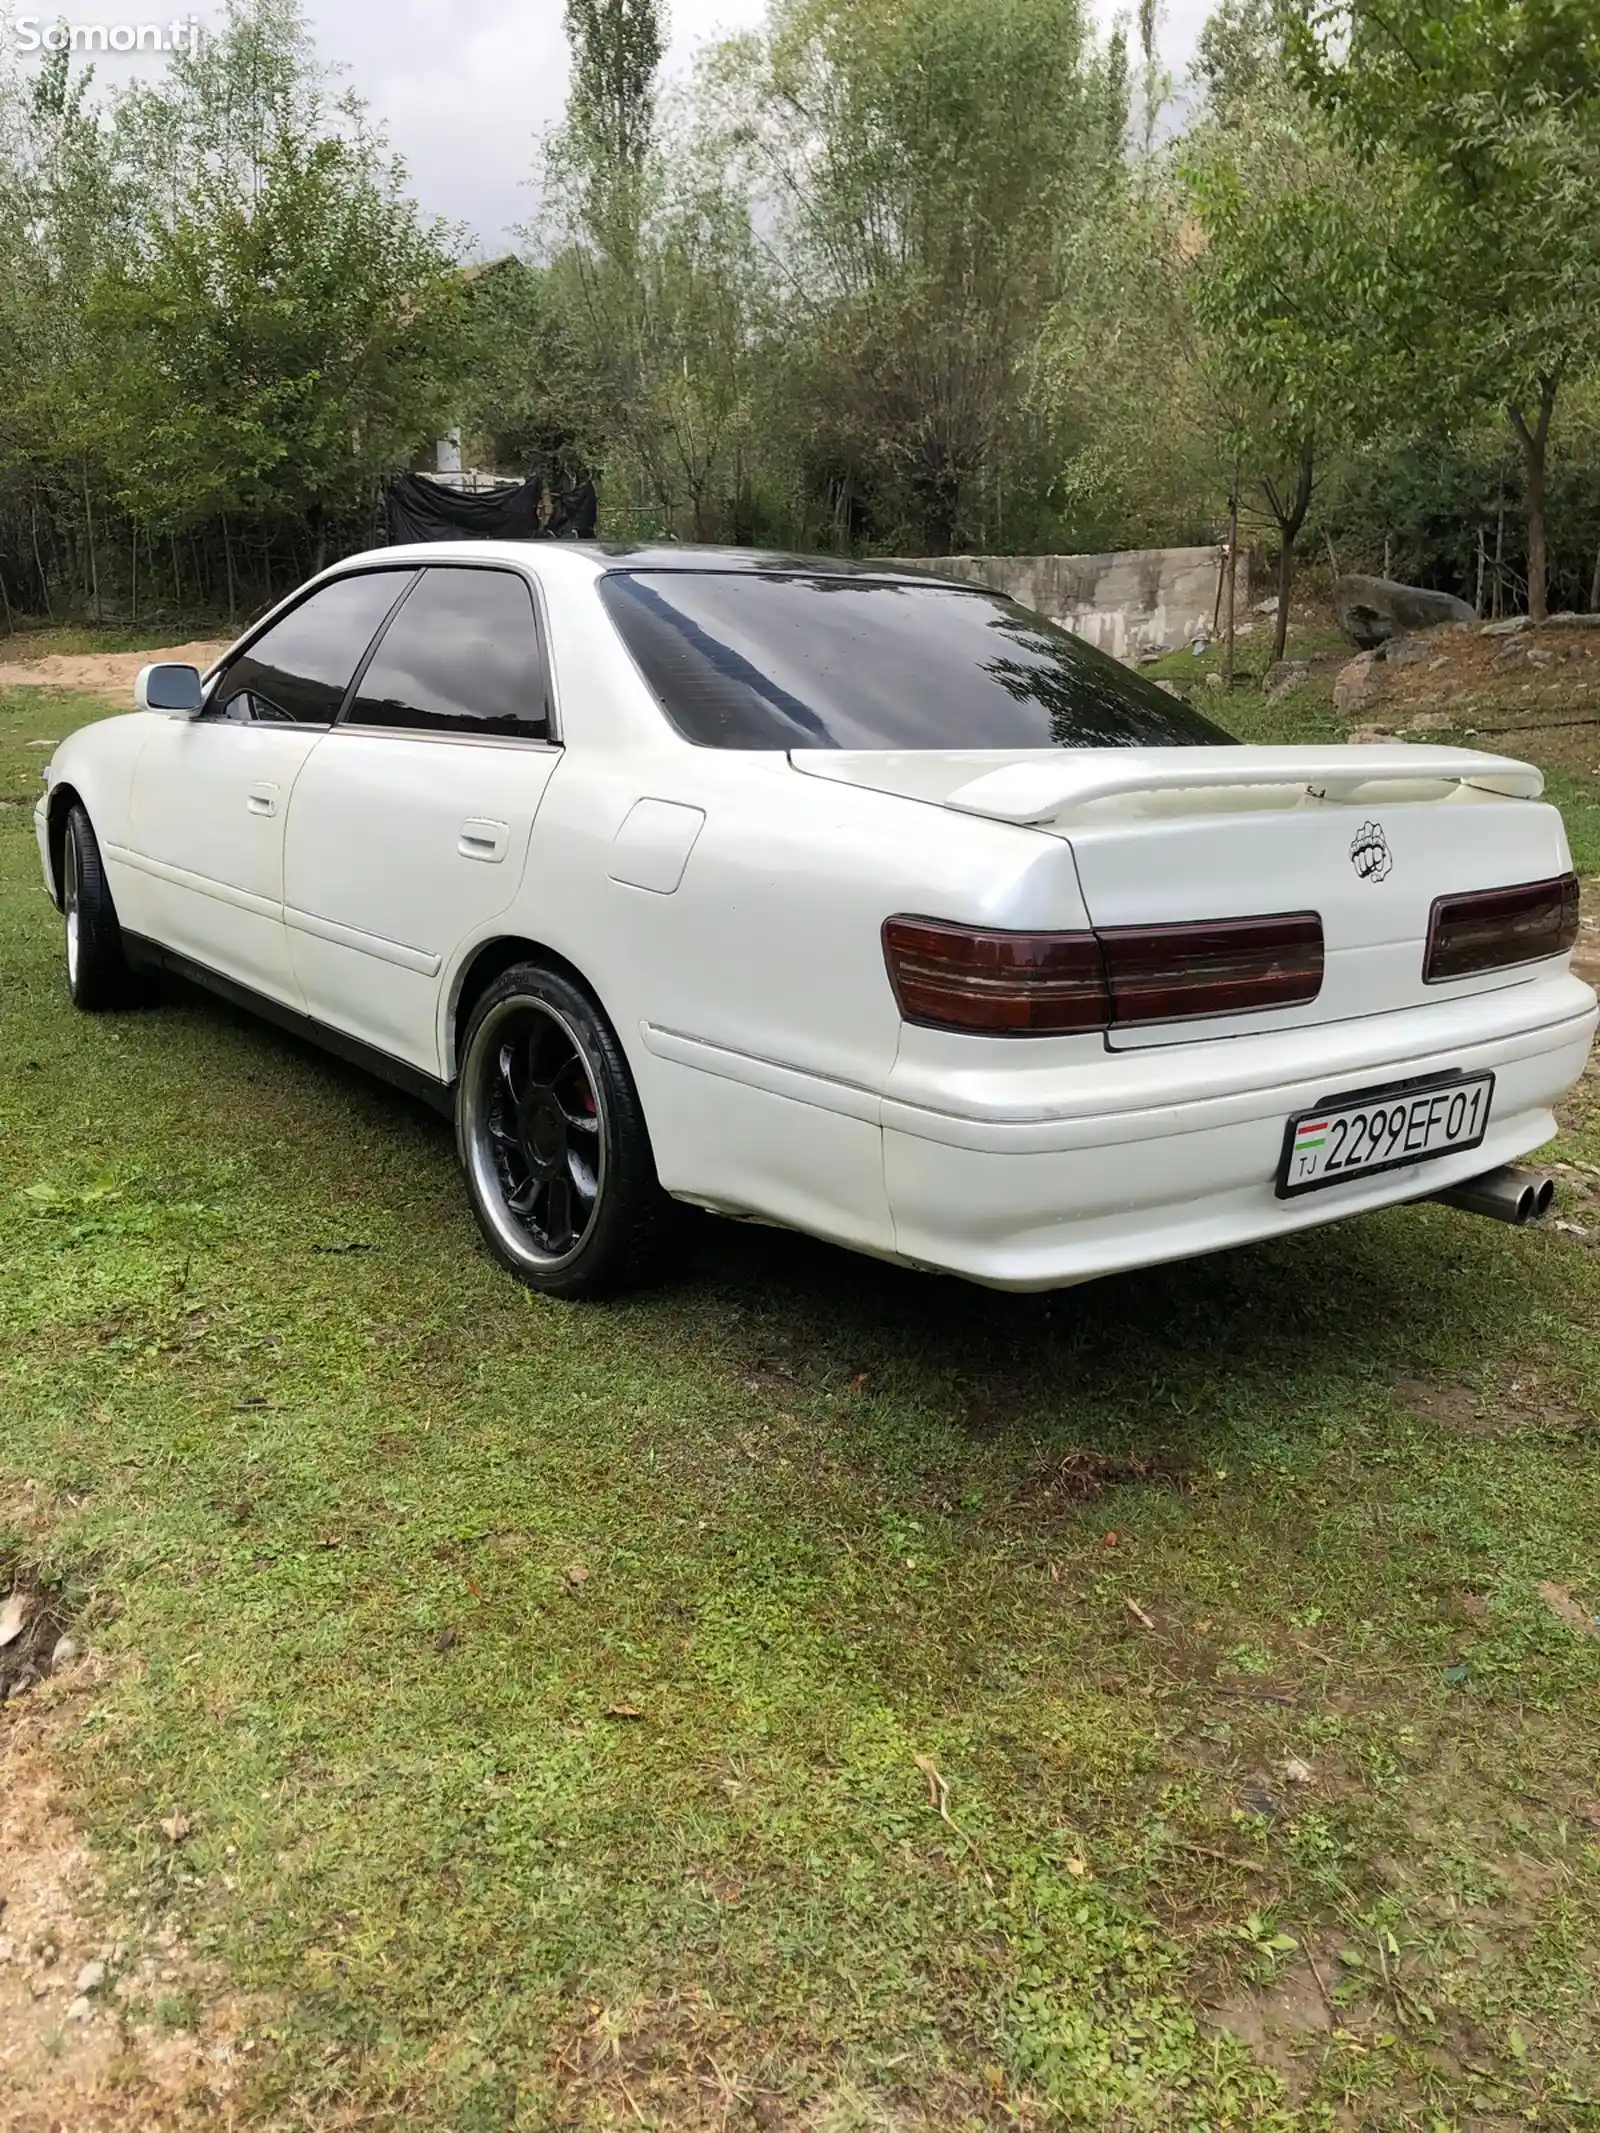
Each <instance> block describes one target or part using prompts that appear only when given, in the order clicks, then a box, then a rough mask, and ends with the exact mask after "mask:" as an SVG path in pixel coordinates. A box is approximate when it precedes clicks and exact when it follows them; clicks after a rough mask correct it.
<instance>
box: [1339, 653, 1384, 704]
mask: <svg viewBox="0 0 1600 2133" xmlns="http://www.w3.org/2000/svg"><path fill="white" fill-rule="evenodd" d="M1384 681H1385V676H1384V671H1383V654H1382V653H1381V652H1363V653H1362V654H1361V657H1360V658H1359V659H1352V660H1351V662H1350V664H1349V665H1348V666H1347V667H1341V668H1340V669H1339V678H1338V680H1337V681H1336V682H1335V683H1334V685H1333V708H1334V709H1335V710H1336V711H1364V710H1365V709H1366V708H1367V706H1368V705H1369V704H1375V703H1377V701H1378V700H1379V698H1380V697H1381V696H1382V695H1383V690H1384Z"/></svg>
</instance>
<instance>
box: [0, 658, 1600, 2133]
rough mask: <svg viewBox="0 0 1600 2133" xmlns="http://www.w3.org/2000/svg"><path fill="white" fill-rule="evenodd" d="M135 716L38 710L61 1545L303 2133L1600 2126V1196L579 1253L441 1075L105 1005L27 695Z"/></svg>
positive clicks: (18, 946)
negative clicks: (497, 1210)
mask: <svg viewBox="0 0 1600 2133" xmlns="http://www.w3.org/2000/svg"><path fill="white" fill-rule="evenodd" d="M1217 702H1218V703H1219V704H1224V708H1223V709H1222V710H1221V712H1220V715H1221V716H1223V717H1224V718H1225V719H1226V720H1227V721H1228V722H1229V723H1231V724H1233V725H1234V726H1235V728H1236V730H1239V731H1248V732H1252V733H1256V732H1259V733H1260V734H1261V735H1262V737H1266V736H1267V735H1268V733H1269V732H1270V733H1278V729H1279V728H1280V727H1281V728H1282V729H1283V730H1282V731H1281V734H1279V735H1278V737H1282V738H1286V739H1287V738H1304V737H1311V738H1316V737H1319V736H1320V735H1321V734H1322V733H1323V732H1324V730H1325V731H1326V732H1328V733H1332V732H1335V731H1337V730H1338V729H1337V728H1336V726H1335V725H1334V723H1333V721H1332V719H1331V715H1330V713H1329V711H1328V708H1327V696H1326V692H1325V690H1324V689H1323V686H1322V684H1321V683H1320V682H1319V683H1317V684H1315V685H1313V686H1311V687H1309V688H1307V689H1306V690H1303V691H1302V692H1300V694H1299V695H1298V696H1297V697H1296V698H1294V699H1291V700H1290V701H1289V702H1288V703H1286V704H1285V705H1282V706H1268V705H1266V704H1264V703H1263V702H1262V700H1261V699H1260V698H1259V697H1256V696H1252V695H1250V694H1248V693H1240V694H1239V695H1237V696H1236V697H1234V698H1231V699H1227V700H1225V702H1224V700H1223V699H1220V698H1219V699H1217ZM93 710H94V707H93V706H92V705H90V704H88V703H87V702H86V700H84V699H81V698H78V699H74V698H68V697H64V696H59V695H56V696H50V695H46V694H45V693H43V692H40V691H37V690H32V691H27V692H15V693H13V694H12V695H10V696H9V697H3V698H0V798H3V799H4V800H5V802H6V806H5V808H4V809H3V810H0V1003H3V1004H0V1013H3V1016H4V1032H5V1034H4V1044H3V1048H0V1164H3V1177H0V1261H3V1267H0V1415H3V1430H0V1559H3V1558H4V1557H6V1556H7V1555H8V1554H9V1556H10V1557H11V1559H12V1560H13V1561H14V1562H20V1563H25V1564H26V1566H27V1567H28V1568H29V1570H30V1572H42V1573H43V1574H44V1575H45V1576H46V1577H48V1578H49V1579H51V1580H53V1581H55V1582H56V1583H57V1584H58V1586H59V1589H60V1595H61V1600H60V1604H61V1606H62V1609H63V1611H64V1613H65V1614H67V1615H69V1616H70V1617H72V1618H73V1619H74V1621H75V1622H76V1624H77V1625H78V1627H77V1634H78V1635H79V1636H80V1638H81V1639H82V1640H83V1641H84V1642H85V1643H86V1644H88V1645H89V1646H90V1647H91V1648H92V1650H93V1651H94V1652H95V1653H96V1654H98V1655H100V1656H101V1657H102V1658H103V1660H104V1662H105V1665H104V1671H103V1675H102V1677H101V1678H100V1681H99V1685H98V1686H97V1687H96V1688H95V1690H94V1692H93V1694H92V1695H90V1696H88V1697H86V1698H83V1699H81V1700H80V1701H79V1702H78V1703H76V1704H75V1705H74V1706H73V1707H72V1718H71V1725H70V1731H69V1732H67V1733H66V1734H65V1735H64V1736H63V1739H62V1743H61V1758H62V1766H63V1768H65V1769H66V1770H67V1771H68V1773H69V1776H70V1780H71V1783H72V1786H73V1797H74V1803H75V1808H76V1811H77V1813H78V1814H79V1815H80V1816H81V1818H82V1819H83V1821H84V1823H85V1825H86V1826H87V1828H88V1829H89V1830H90V1832H91V1834H92V1836H93V1838H94V1840H95V1843H96V1846H97V1848H98V1855H99V1859H100V1862H101V1867H102V1870H103V1873H104V1876H105V1879H106V1881H107V1884H108V1885H109V1887H110V1888H111V1889H112V1891H113V1892H114V1894H115V1897H116V1899H117V1901H118V1902H119V1903H120V1904H121V1905H122V1906H123V1907H124V1908H125V1910H126V1913H127V1915H128V1916H129V1917H130V1918H139V1919H144V1920H150V1919H157V1920H162V1921H165V1922H167V1923H168V1924H170V1925H172V1926H174V1927H175V1928H176V1929H177V1930H178V1933H179V1935H180V1937H181V1939H182V1942H183V1944H184V1945H185V1946H186V1947H188V1948H189V1949H191V1950H192V1951H194V1954H195V1959H196V1961H197V1962H198V1963H199V1964H201V1965H202V1966H203V1974H204V1975H205V1976H207V1977H209V1978H212V1979H214V1980H216V1981H218V1983H217V1988H216V1989H217V1990H218V1991H223V1990H225V1991H226V1992H227V1994H228V1995H229V1996H230V1998H231V1999H232V2000H234V2001H236V2003H237V2005H238V2006H239V2008H240V2009H242V2010H244V2012H243V2013H242V2014H241V2016H240V2021H241V2023H247V2024H248V2026H249V2028H250V2031H251V2034H252V2036H253V2037H254V2038H255V2039H256V2040H258V2041H257V2047H256V2049H255V2051H254V2052H253V2054H252V2055H251V2064H252V2066H253V2068H254V2072H253V2074H252V2076H251V2082H250V2086H249V2088H248V2089H247V2091H246V2093H245V2097H244V2100H243V2104H242V2106H241V2119H240V2122H241V2123H242V2124H243V2125H245V2126H249V2127H276V2126H285V2127H288V2126H316V2127H331V2126H339V2127H347V2126H359V2127H363V2128H365V2127H372V2128H380V2127H391V2126H392V2127H395V2128H400V2127H402V2126H403V2127H405V2128H407V2129H408V2133H431V2129H439V2133H446V2129H448V2133H499V2129H510V2128H517V2129H540V2133H543V2129H547V2128H556V2127H581V2128H585V2129H587V2128H591V2127H593V2128H598V2127H603V2126H613V2125H615V2126H623V2125H645V2126H653V2127H663V2128H665V2127H671V2128H674V2129H677V2128H691V2127H706V2128H711V2127H717V2128H722V2127H730V2128H743V2127H759V2128H764V2129H773V2128H782V2129H789V2128H794V2129H799V2128H806V2129H811V2133H856V2129H862V2133H865V2129H869V2128H870V2129H884V2133H890V2129H893V2133H920V2129H924V2128H929V2129H931V2128H941V2129H943V2128H960V2127H979V2126H982V2127H1001V2126H1006V2125H1012V2124H1020V2125H1024V2126H1030V2127H1046V2126H1082V2127H1089V2128H1149V2129H1152V2133H1154V2129H1163V2133H1164V2129H1168V2128H1196V2129H1199V2128H1206V2129H1209V2128H1227V2127H1245V2126H1256V2127H1269V2128H1291V2127H1310V2128H1319V2127H1328V2128H1333V2127H1355V2126H1360V2127H1371V2128H1383V2129H1391V2128H1400V2127H1415V2128H1418V2129H1424V2133H1435V2129H1438V2128H1446V2127H1473V2128H1480V2127H1483V2128H1498V2127H1508V2128H1509V2127H1512V2126H1526V2125H1535V2126H1539V2127H1572V2128H1580V2127H1594V2126H1595V2125H1596V2124H1597V2123H1600V2014H1597V2008H1596V2002H1595V1986H1594V1978H1595V1975H1596V1969H1597V1964H1600V1871H1597V1869H1600V1771H1597V1753H1600V1751H1597V1733H1596V1727H1595V1713H1596V1709H1597V1695H1600V1639H1595V1638H1592V1637H1588V1636H1586V1635H1584V1634H1583V1633H1582V1630H1581V1627H1579V1628H1575V1627H1574V1626H1572V1620H1576V1621H1580V1622H1581V1617H1580V1616H1579V1615H1577V1613H1576V1612H1575V1610H1572V1609H1569V1610H1568V1612H1569V1614H1571V1616H1572V1620H1567V1619H1563V1618H1562V1617H1561V1615H1560V1614H1558V1613H1557V1612H1556V1611H1555V1609H1553V1607H1552V1605H1551V1603H1550V1600H1549V1598H1548V1597H1547V1596H1544V1595H1541V1591H1540V1587H1541V1585H1548V1586H1551V1587H1553V1588H1555V1587H1559V1588H1562V1589H1563V1590H1564V1591H1566V1592H1569V1593H1571V1594H1573V1595H1575V1596H1576V1601H1577V1604H1578V1606H1580V1607H1581V1608H1582V1610H1583V1613H1584V1614H1586V1615H1593V1614H1594V1613H1595V1612H1596V1611H1597V1610H1600V1407H1597V1398H1596V1378H1595V1350H1596V1324H1597V1305H1600V1255H1597V1253H1596V1251H1595V1250H1593V1249H1590V1248H1589V1243H1588V1241H1587V1240H1586V1239H1585V1238H1584V1237H1581V1236H1576V1235H1572V1234H1567V1233H1563V1232H1558V1231H1549V1232H1545V1233H1540V1234H1536V1235H1528V1234H1520V1233H1514V1232H1512V1231H1509V1230H1502V1229H1499V1228H1496V1227H1494V1226H1493V1225H1490V1224H1487V1223H1482V1222H1474V1221H1472V1220H1470V1219H1469V1218H1467V1217H1465V1216H1460V1215H1456V1214H1453V1213H1450V1212H1448V1211H1445V1210H1442V1209H1431V1208H1419V1209H1408V1210H1402V1211H1398V1212H1395V1213H1391V1214H1387V1215H1383V1216H1379V1217H1375V1218H1369V1219H1366V1220H1363V1221H1361V1222H1358V1223H1354V1224H1349V1225H1343V1226H1336V1227H1333V1228H1330V1229H1326V1230H1323V1231H1321V1232H1318V1233H1314V1234H1312V1235H1309V1236H1304V1237H1300V1238H1297V1239H1294V1240H1291V1241H1289V1242H1286V1243H1282V1244H1276V1245H1273V1246H1271V1247H1268V1248H1263V1249H1259V1250H1252V1251H1246V1252H1239V1253H1235V1254H1232V1255H1229V1256H1227V1257H1221V1258H1215V1259H1208V1260H1204V1261H1201V1262H1198V1263H1195V1264H1192V1265H1188V1266H1184V1267H1180V1268H1176V1269H1173V1270H1169V1271H1162V1272H1159V1273H1155V1274H1151V1275H1147V1276H1142V1277H1139V1278H1135V1279H1128V1280H1118V1281H1111V1282H1106V1283H1103V1284H1100V1285H1097V1286H1094V1287H1090V1288H1086V1289H1081V1290H1078V1291H1074V1292H1068V1293H1065V1294H1062V1295H1060V1296H1057V1297H1053V1298H1030V1299H1020V1298H1006V1297H999V1296H991V1295H988V1294H984V1293H982V1292H979V1291H977V1290H972V1289H967V1288H964V1287H960V1286H958V1285H956V1284H954V1283H948V1282H936V1281H933V1280H929V1279H926V1278H920V1277H916V1276H913V1275H910V1274H903V1273H900V1272H897V1271H894V1270H891V1269H885V1268H881V1267H877V1266H874V1265H872V1264H870V1263H869V1262H867V1261H864V1260H859V1259H855V1258H851V1257H848V1256H846V1255H844V1254H841V1253H837V1252H834V1251H830V1250H828V1249H825V1248H823V1247H821V1246H818V1245H813V1244H811V1243H808V1242H806V1241H803V1240H800V1239H796V1238H791V1237H785V1236H782V1235H778V1234H774V1233H768V1232H762V1231H754V1230H747V1229H738V1228H734V1227H732V1226H729V1225H716V1224H712V1223H709V1222H708V1223H707V1224H706V1225H705V1226H704V1228H703V1230H702V1231H701V1232H700V1233H699V1236H698V1242H697V1243H696V1246H695V1249H694V1256H693V1257H692V1259H691V1260H690V1261H689V1263H686V1264H685V1265H684V1266H683V1267H682V1268H681V1270H680V1272H679V1275H678V1278H677V1279H676V1280H675V1281H674V1282H673V1284H672V1285H671V1286H670V1287H668V1288H666V1289H664V1290H662V1291H661V1292H659V1293H657V1294H655V1295H652V1296H649V1297H645V1298H642V1299H638V1300H633V1301H629V1302H627V1303H624V1304H619V1305H613V1306H609V1307H604V1308H596V1307H576V1308H574V1307H570V1306H562V1305H559V1304H555V1303H550V1302H546V1301H535V1300H533V1299H530V1298H529V1297H528V1296H526V1295H525V1294H524V1293H522V1292H521V1291H520V1290H518V1289H517V1288H516V1287H515V1286H514V1285H513V1284H512V1283H511V1282H510V1281H508V1280H507V1279H506V1278H505V1277H504V1276H503V1275H502V1274H501V1273H500V1272H499V1271H498V1270H497V1269H496V1268H495V1267H494V1266H493V1265H492V1264H491V1263H490V1262H489V1260H488V1259H487V1258H486V1256H485V1255H484V1253H483V1252H482V1251H481V1250H480V1249H479V1247H478V1245H477V1243H476V1241H475V1234H474V1231H473V1228H472V1225H471V1222H470V1219H469V1216H468V1214H467V1211H466V1205H465V1200H464V1196H463V1193H462V1191H461V1188H460V1186H459V1184H458V1181H457V1177H456V1171H455V1164H454V1157H453V1152H452V1148H451V1143H450V1138H449V1134H448V1131H447V1129H446V1128H445V1127H444V1126H443V1125H442V1124H441V1123H440V1122H438V1121H437V1120H435V1119H433V1118H432V1117H430V1116H429V1115H427V1114H426V1113H425V1112H423V1111H422V1110H421V1109H419V1108H414V1107H412V1106H411V1105H409V1104H408V1103H407V1102H406V1101H405V1100H404V1099H402V1098H400V1097H398V1096H396V1095H395V1094H393V1093H392V1092H389V1091H387V1090H385V1089H383V1088H381V1087H379V1086H378V1085H376V1084H375V1083H372V1082H369V1081H367V1080H365V1079H363V1078H362V1077H361V1076H360V1075H358V1074H356V1073H354V1072H353V1071H348V1070H346V1069H344V1068H343V1067H341V1066H339V1065H338V1064H335V1063H333V1062H331V1061H328V1060H326V1059H324V1058H322V1057H321V1056H319V1055H316V1054H314V1053H312V1052H310V1051H308V1050H306V1049H305V1048H303V1047H301V1046H299V1045H297V1044H295V1043H294V1042H292V1041H290V1040H288V1039H286V1038H285V1037H283V1036H281V1035H278V1034H276V1033H274V1032H273V1031H271V1030H269V1029H267V1028H265V1027H262V1026H257V1025H256V1024H254V1023H252V1022H250V1021H249V1020H248V1019H246V1018H245V1017H243V1016H240V1015H236V1014H234V1013H232V1012H231V1011H229V1010H227V1009H225V1008H222V1007H220V1006H218V1005H215V1004H213V1003H210V1002H208V1001H205V1000H202V999H201V998H200V997H199V996H197V995H193V994H189V993H186V992H183V991H181V990H179V989H176V988H174V989H173V991H172V992H171V993H170V994H169V995H168V996H167V998H166V1000H165V1002H164V1004H162V1005H161V1006H159V1007H157V1008H154V1009H152V1010H150V1011H147V1012H141V1013H138V1014H133V1015H130V1016H126V1017H121V1018H116V1019H111V1020H91V1019H89V1018H86V1017H81V1016H76V1015H74V1014H73V1013H72V1012H71V1011H70V1009H69V1007H68V1005H67V1001H66V995H65V987H64V979H63V974H62V967H61V965H62V958H61V951H60V942H59V938H58V935H59V924H58V921H57V920H56V918H55V916H54V914H53V913H52V911H51V910H50V908H49V906H48V904H47V903H46V902H45V900H44V898H43V896H42V894H41V893H40V891H39V888H38V874H37V863H36V857H35V853H34V848H33V837H32V824H31V806H32V796H33V793H34V790H35V789H36V787H37V783H38V778H37V772H38V767H39V765H40V763H41V762H42V760H44V756H45V751H44V750H42V749H41V748H39V747H37V746H35V745H34V743H36V742H38V741H40V740H49V739H51V738H54V737H55V736H58V735H59V734H61V733H63V732H65V731H67V730H69V729H70V728H71V727H72V726H73V725H74V724H76V723H80V722H81V721H82V720H83V718H84V717H85V716H86V715H93ZM1290 729H1292V730H1290ZM1575 797H1576V798H1577V799H1578V801H1579V802H1580V803H1581V804H1582V805H1583V806H1585V807H1587V806H1588V804H1589V803H1590V801H1591V799H1592V797H1593V796H1592V795H1589V794H1578V795H1576V796H1575ZM1592 863H1600V854H1596V856H1595V859H1594V861H1593V862H1592ZM1591 1107H1592V1097H1591V1096H1590V1095H1588V1094H1586V1095H1583V1096H1580V1098H1579V1099H1578V1100H1577V1102H1576V1104H1575V1106H1574V1111H1573V1117H1572V1121H1571V1126H1570V1130H1569V1132H1568V1134H1567V1136H1566V1139H1565V1141H1564V1143H1563V1146H1562V1148H1561V1150H1560V1151H1559V1152H1560V1153H1561V1154H1562V1156H1563V1157H1564V1158H1565V1159H1566V1160H1567V1161H1568V1162H1569V1163H1572V1164H1574V1165H1581V1164H1583V1163H1586V1162H1587V1163H1591V1164H1595V1165H1600V1127H1597V1125H1596V1124H1595V1123H1594V1122H1593V1121H1592V1118H1591ZM1584 1175H1585V1174H1584V1173H1583V1172H1582V1171H1581V1170H1579V1171H1574V1173H1573V1176H1574V1178H1575V1179H1576V1180H1578V1181H1579V1182H1578V1183H1577V1184H1576V1185H1575V1187H1574V1188H1573V1189H1572V1190H1571V1192H1570V1193H1569V1198H1568V1201H1567V1211H1568V1213H1569V1214H1570V1215H1571V1216H1572V1219H1573V1221H1574V1222H1575V1224H1576V1225H1577V1226H1578V1227H1580V1228H1587V1229H1593V1230H1594V1231H1595V1235H1596V1237H1597V1238H1600V1217H1592V1216H1591V1215H1590V1214H1589V1213H1588V1212H1587V1211H1586V1206H1587V1203H1586V1200H1585V1197H1584V1193H1583V1189H1582V1185H1581V1179H1582V1177H1583V1176H1584ZM1594 1175H1595V1176H1596V1177H1600V1170H1597V1171H1596V1172H1595V1173H1594ZM7 1520H9V1525H8V1524H7ZM4 1582H5V1581H4V1579H3V1577H0V1591H3V1589H4ZM17 1708H21V1707H20V1706H18V1707H17ZM7 1722H8V1721H7V1720H6V1719H4V1718H0V1726H3V1725H5V1724H6V1723H7ZM941 1803H943V1805H944V1807H945V1814H944V1815H943V1816H942V1815H941V1813H940V1812H939V1811H938V1810H939V1807H940V1805H941ZM177 1814H181V1815H183V1816H184V1817H186V1818H187V1820H188V1821H189V1823H190V1824H191V1833H190V1834H189V1836H188V1840H187V1842H185V1843H183V1844H181V1845H174V1844H173V1843H172V1842H171V1841H169V1837H168V1836H167V1835H164V1834H163V1832H162V1829H161V1824H162V1822H163V1820H169V1819H170V1818H171V1817H173V1816H174V1815H177ZM4 1874H5V1868H4V1866H3V1864H0V1894H3V1893H4ZM155 2012H156V2014H157V2015H158V2016H159V2018H160V2019H162V2020H164V2021H166V2022H168V2023H169V2024H170V2025H171V2026H173V2027H176V2028H183V2027H184V2026H186V2025H189V2024H192V2023H193V2022H194V2021H195V2020H196V2019H197V2014H198V2010H197V2009H196V2008H195V2007H194V2006H193V2005H192V2004H189V2003H186V2002H185V2000H184V1998H183V1996H182V1994H181V1993H180V1994H177V1995H175V1996H170V1997H169V1998H168V1999H167V2000H165V2001H163V2002H161V2003H160V2004H159V2005H158V2006H157V2007H156V2009H155ZM3 2117H4V2110H3V2105H0V2120H3ZM219 2122H220V2121H219Z"/></svg>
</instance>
